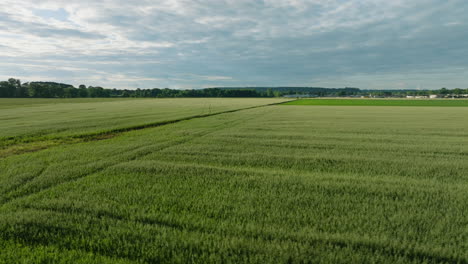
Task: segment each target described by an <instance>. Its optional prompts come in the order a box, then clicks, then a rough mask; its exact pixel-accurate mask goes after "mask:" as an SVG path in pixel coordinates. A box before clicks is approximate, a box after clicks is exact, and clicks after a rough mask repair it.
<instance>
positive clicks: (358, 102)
mask: <svg viewBox="0 0 468 264" xmlns="http://www.w3.org/2000/svg"><path fill="white" fill-rule="evenodd" d="M284 105H330V106H447V107H468V100H458V99H442V100H418V99H416V100H411V99H401V100H393V99H389V100H381V99H302V100H295V101H291V102H287V103H284Z"/></svg>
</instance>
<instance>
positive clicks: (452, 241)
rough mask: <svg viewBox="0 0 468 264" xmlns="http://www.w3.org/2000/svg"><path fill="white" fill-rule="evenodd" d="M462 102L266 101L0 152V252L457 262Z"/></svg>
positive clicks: (466, 151) (157, 259)
mask: <svg viewBox="0 0 468 264" xmlns="http://www.w3.org/2000/svg"><path fill="white" fill-rule="evenodd" d="M467 114H468V108H437V107H434V108H412V107H337V106H318V107H303V106H268V107H262V108H256V109H250V110H244V111H238V112H232V113H226V114H222V115H216V116H210V117H205V118H200V119H193V120H187V121H183V122H179V123H176V124H170V125H166V126H161V127H155V128H147V129H144V130H139V131H133V132H129V133H125V134H122V135H120V136H118V137H115V138H111V139H108V140H103V141H95V142H88V143H79V144H75V145H67V146H57V147H53V148H50V149H47V150H44V151H40V152H36V153H28V154H22V155H16V156H10V157H8V158H4V159H2V160H0V198H1V199H0V245H3V248H4V249H3V250H2V251H0V262H1V261H4V262H9V260H17V261H19V262H21V261H23V262H28V261H29V262H39V261H43V262H56V263H67V262H71V259H73V260H76V262H82V263H90V262H94V263H117V262H121V263H187V262H193V263H220V262H221V263H223V262H226V263H229V262H231V263H234V262H243V263H304V262H322V263H324V262H325V263H326V262H328V263H363V262H368V263H372V262H374V263H457V262H458V263H466V262H467V261H468V255H467V252H468V242H467V241H468V230H467V229H466V226H468V213H467V212H468V192H467V191H468V173H467V172H468V165H467V164H468V163H467V162H466V161H467V158H468V144H467V143H468V137H467V132H466V131H468V122H466V121H468V120H466V116H467Z"/></svg>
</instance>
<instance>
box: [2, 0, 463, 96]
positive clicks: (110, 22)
mask: <svg viewBox="0 0 468 264" xmlns="http://www.w3.org/2000/svg"><path fill="white" fill-rule="evenodd" d="M467 12H468V1H466V0H410V1H408V0H308V1H307V0H263V1H256V0H249V1H247V0H190V1H189V0H157V1H145V0H140V1H129V0H103V1H95V0H79V1H75V0H63V1H62V0H50V1H47V0H22V1H18V0H2V1H0V79H6V78H9V77H16V78H20V79H21V80H22V81H33V80H39V81H40V80H42V81H57V82H65V83H71V84H74V85H79V84H81V83H84V84H87V85H94V86H97V85H100V86H104V87H108V88H113V87H116V88H136V87H141V88H153V87H170V88H199V87H211V86H284V85H291V86H325V87H344V86H352V87H360V88H372V89H402V88H426V89H435V88H441V87H447V88H455V87H460V88H467V87H468V15H467Z"/></svg>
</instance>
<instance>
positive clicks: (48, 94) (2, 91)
mask: <svg viewBox="0 0 468 264" xmlns="http://www.w3.org/2000/svg"><path fill="white" fill-rule="evenodd" d="M267 96H269V95H267V93H266V92H258V91H255V90H251V89H236V90H232V89H219V88H211V89H201V90H175V89H168V88H164V89H159V88H154V89H136V90H126V89H125V90H118V89H105V88H102V87H93V86H89V87H86V86H85V85H80V86H78V88H75V87H74V86H73V85H69V84H63V83H55V82H30V83H21V81H20V80H17V79H14V78H10V79H9V80H8V81H3V82H0V97H7V98H13V97H17V98H27V97H32V98H78V97H267ZM273 96H274V95H273V94H271V97H273Z"/></svg>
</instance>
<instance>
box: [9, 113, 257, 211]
mask: <svg viewBox="0 0 468 264" xmlns="http://www.w3.org/2000/svg"><path fill="white" fill-rule="evenodd" d="M252 108H258V107H250V108H245V109H239V110H236V111H233V110H231V111H226V112H223V113H215V114H212V115H208V116H215V115H220V114H226V113H232V112H237V111H241V110H248V109H252ZM208 116H206V117H208ZM195 118H201V117H195ZM195 118H189V119H184V120H180V121H176V122H170V123H165V124H164V125H168V124H174V123H177V122H181V121H185V120H190V119H195ZM252 118H253V117H251V118H250V119H252ZM250 119H249V118H243V119H238V120H231V121H229V123H231V126H232V124H234V123H238V122H246V121H248V120H250ZM225 125H226V124H225V123H222V124H220V125H218V126H217V127H215V128H213V127H212V128H211V129H210V130H207V131H206V132H204V133H199V134H197V136H196V137H193V136H190V137H189V136H187V137H185V138H182V139H179V140H173V141H169V142H165V143H164V144H163V145H162V146H156V145H150V146H142V147H138V148H135V149H133V150H132V153H131V154H130V156H129V157H128V156H127V157H125V158H121V159H115V158H114V157H112V158H111V159H110V160H108V161H107V162H108V164H109V165H108V166H102V167H98V168H96V169H93V170H92V171H91V172H89V173H86V174H82V175H77V176H75V177H71V178H67V179H65V181H60V182H55V183H53V184H50V185H45V186H40V187H38V188H35V189H34V190H24V191H23V192H21V191H20V192H19V193H16V194H14V191H15V190H16V189H18V188H20V187H21V186H24V185H25V184H27V183H28V182H30V181H32V180H33V179H35V178H37V177H40V176H41V175H43V174H44V173H45V172H46V171H47V169H48V166H49V165H47V166H45V167H43V168H42V169H41V170H40V171H39V172H38V173H37V174H36V175H34V176H32V177H28V178H27V179H25V180H24V181H22V182H21V183H19V184H15V185H14V186H11V187H10V188H8V189H6V190H5V191H3V192H2V193H3V197H1V198H0V207H1V206H2V205H5V204H7V203H9V202H11V201H14V200H16V199H21V198H27V197H29V196H32V195H34V194H37V193H40V192H44V191H47V190H49V189H51V188H54V187H57V186H60V185H63V184H67V183H71V182H75V181H78V180H80V179H82V178H86V177H89V176H92V175H95V174H98V173H100V172H102V171H105V170H106V169H110V168H112V167H114V166H119V165H121V164H122V162H124V163H129V162H131V161H134V160H137V159H139V158H144V157H145V156H147V155H150V154H152V153H154V152H159V151H163V150H165V149H168V148H172V147H176V146H178V145H181V144H185V143H188V142H190V141H192V140H194V139H196V138H199V137H203V136H206V135H209V134H212V133H215V132H217V131H219V130H220V129H223V128H225ZM158 126H162V125H157V126H153V127H158ZM146 128H152V127H146ZM131 131H133V130H127V131H125V132H131ZM125 132H121V133H125ZM121 133H120V134H121ZM117 135H119V134H115V136H117ZM115 136H114V137H115ZM110 138H111V137H109V138H108V139H110ZM10 192H13V194H11V195H7V196H5V194H8V193H10Z"/></svg>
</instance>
